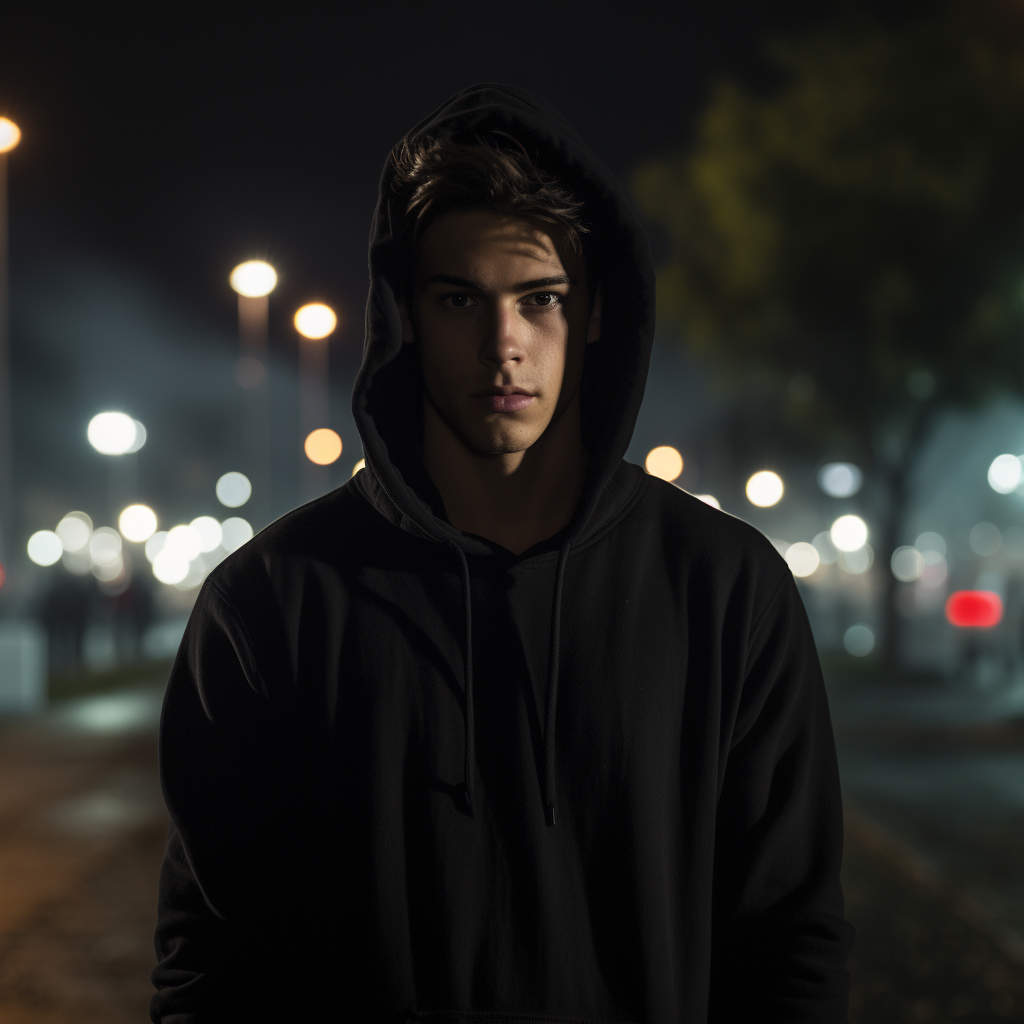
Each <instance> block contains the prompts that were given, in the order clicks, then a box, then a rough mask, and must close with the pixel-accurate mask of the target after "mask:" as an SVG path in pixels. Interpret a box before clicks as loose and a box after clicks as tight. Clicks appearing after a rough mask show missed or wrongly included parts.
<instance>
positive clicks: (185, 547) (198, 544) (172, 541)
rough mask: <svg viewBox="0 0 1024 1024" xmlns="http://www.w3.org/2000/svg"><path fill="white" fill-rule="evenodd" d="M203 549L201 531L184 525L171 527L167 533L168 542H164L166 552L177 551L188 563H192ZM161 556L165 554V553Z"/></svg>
mask: <svg viewBox="0 0 1024 1024" xmlns="http://www.w3.org/2000/svg"><path fill="white" fill-rule="evenodd" d="M202 548H203V539H202V537H200V536H199V531H198V530H195V529H193V528H192V527H191V526H186V525H185V524H184V523H179V524H178V525H177V526H173V527H171V529H170V530H168V532H167V540H166V541H164V551H177V552H179V553H180V554H181V555H183V556H184V558H185V561H186V562H191V561H192V559H193V558H195V557H196V555H198V554H199V552H200V551H201V550H202ZM160 554H163V551H161V552H160ZM153 564H154V565H155V564H156V563H155V562H154V563H153Z"/></svg>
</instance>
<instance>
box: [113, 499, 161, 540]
mask: <svg viewBox="0 0 1024 1024" xmlns="http://www.w3.org/2000/svg"><path fill="white" fill-rule="evenodd" d="M117 528H118V529H119V530H120V531H121V536H122V537H124V539H125V540H130V541H131V542H132V543H133V544H142V543H143V542H144V541H147V540H149V538H150V537H152V536H153V534H154V533H155V532H156V513H155V512H154V511H153V510H152V509H151V508H150V507H149V506H148V505H129V506H128V507H127V508H126V509H125V510H124V511H123V512H122V513H121V515H120V516H118V519H117Z"/></svg>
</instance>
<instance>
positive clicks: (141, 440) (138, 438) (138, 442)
mask: <svg viewBox="0 0 1024 1024" xmlns="http://www.w3.org/2000/svg"><path fill="white" fill-rule="evenodd" d="M132 422H133V423H134V424H135V440H134V441H132V446H131V448H129V449H128V451H126V452H125V455H132V454H134V453H135V452H137V451H138V450H139V449H140V448H141V447H142V446H143V445H144V444H145V443H146V428H145V427H144V426H143V425H142V423H141V422H140V421H139V420H132Z"/></svg>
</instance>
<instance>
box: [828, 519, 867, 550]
mask: <svg viewBox="0 0 1024 1024" xmlns="http://www.w3.org/2000/svg"><path fill="white" fill-rule="evenodd" d="M828 535H829V539H830V540H831V541H832V543H833V544H834V545H835V546H836V548H837V549H838V550H839V551H856V550H857V549H858V548H862V547H864V545H865V544H866V543H867V539H868V526H867V523H865V522H864V520H863V519H861V517H860V516H840V517H839V518H838V519H837V520H836V521H835V522H834V523H833V524H832V529H831V530H829V532H828Z"/></svg>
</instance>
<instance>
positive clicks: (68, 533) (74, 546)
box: [56, 512, 92, 552]
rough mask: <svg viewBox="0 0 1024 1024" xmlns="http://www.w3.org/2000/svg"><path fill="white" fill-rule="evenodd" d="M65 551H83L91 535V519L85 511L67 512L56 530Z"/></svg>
mask: <svg viewBox="0 0 1024 1024" xmlns="http://www.w3.org/2000/svg"><path fill="white" fill-rule="evenodd" d="M56 533H57V536H58V537H60V540H61V543H62V544H63V545H64V550H65V551H72V552H74V551H84V550H85V548H86V546H87V545H88V543H89V538H90V537H91V536H92V519H91V518H90V517H89V516H88V515H87V514H86V513H85V512H69V513H68V514H67V515H66V516H65V517H64V518H63V519H62V520H61V521H60V522H59V523H58V524H57V530H56Z"/></svg>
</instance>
